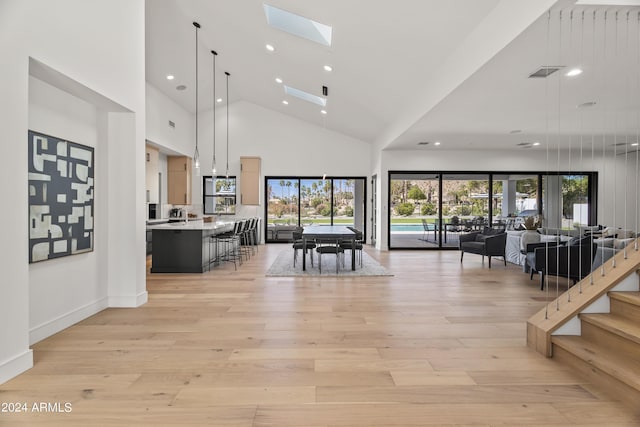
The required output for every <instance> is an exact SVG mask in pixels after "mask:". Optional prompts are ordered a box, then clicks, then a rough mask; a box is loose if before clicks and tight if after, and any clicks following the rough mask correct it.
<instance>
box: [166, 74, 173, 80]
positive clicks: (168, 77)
mask: <svg viewBox="0 0 640 427" xmlns="http://www.w3.org/2000/svg"><path fill="white" fill-rule="evenodd" d="M173 79H175V77H174V76H172V75H171V74H169V75H168V76H167V80H173Z"/></svg>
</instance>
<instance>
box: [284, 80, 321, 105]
mask: <svg viewBox="0 0 640 427" xmlns="http://www.w3.org/2000/svg"><path fill="white" fill-rule="evenodd" d="M284 92H285V93H286V94H287V95H291V96H295V97H296V98H300V99H302V100H303V101H307V102H311V103H314V104H317V105H320V106H322V107H324V106H326V105H327V98H323V97H321V96H317V95H313V94H311V93H309V92H305V91H303V90H300V89H296V88H295V87H291V86H287V85H285V86H284Z"/></svg>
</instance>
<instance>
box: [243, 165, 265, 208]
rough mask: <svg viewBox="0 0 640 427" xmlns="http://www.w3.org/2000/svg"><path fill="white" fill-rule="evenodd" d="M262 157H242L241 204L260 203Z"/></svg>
mask: <svg viewBox="0 0 640 427" xmlns="http://www.w3.org/2000/svg"><path fill="white" fill-rule="evenodd" d="M260 162H261V159H260V157H240V204H241V205H259V204H260Z"/></svg>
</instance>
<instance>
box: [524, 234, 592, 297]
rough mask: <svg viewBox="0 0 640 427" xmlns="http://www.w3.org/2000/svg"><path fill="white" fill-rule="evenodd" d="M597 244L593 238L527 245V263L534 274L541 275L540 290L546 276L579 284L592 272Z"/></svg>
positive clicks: (586, 237) (585, 237)
mask: <svg viewBox="0 0 640 427" xmlns="http://www.w3.org/2000/svg"><path fill="white" fill-rule="evenodd" d="M595 256H596V244H595V243H594V239H593V238H592V237H591V236H584V237H574V238H572V239H571V240H569V241H568V242H558V243H554V242H544V243H531V244H528V245H527V255H526V262H527V266H528V267H529V268H530V271H531V275H530V278H531V279H533V273H539V275H540V289H544V276H545V275H551V276H559V277H566V278H568V279H571V280H573V281H574V282H577V281H579V280H582V279H583V278H584V277H586V276H587V275H588V274H589V273H591V271H592V268H593V267H592V266H593V261H594V258H595Z"/></svg>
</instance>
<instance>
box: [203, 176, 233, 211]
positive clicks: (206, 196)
mask: <svg viewBox="0 0 640 427" xmlns="http://www.w3.org/2000/svg"><path fill="white" fill-rule="evenodd" d="M202 188H203V189H204V191H203V192H202V198H203V200H202V203H203V205H204V214H205V215H235V213H236V177H235V176H230V177H229V178H226V177H220V176H217V177H212V176H203V177H202Z"/></svg>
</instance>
